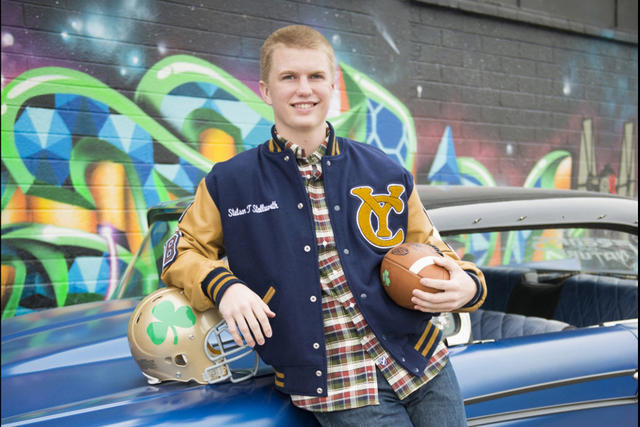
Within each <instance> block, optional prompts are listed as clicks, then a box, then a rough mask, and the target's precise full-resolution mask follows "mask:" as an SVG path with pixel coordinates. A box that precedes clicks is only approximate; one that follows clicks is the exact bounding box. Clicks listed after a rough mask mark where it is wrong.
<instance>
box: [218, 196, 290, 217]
mask: <svg viewBox="0 0 640 427" xmlns="http://www.w3.org/2000/svg"><path fill="white" fill-rule="evenodd" d="M273 209H278V204H277V203H276V202H275V200H274V201H273V202H271V204H269V205H264V204H260V205H252V204H249V205H247V206H246V207H244V208H232V209H229V211H228V212H229V217H230V218H231V217H234V216H242V215H247V214H250V213H263V212H268V211H270V210H273Z"/></svg>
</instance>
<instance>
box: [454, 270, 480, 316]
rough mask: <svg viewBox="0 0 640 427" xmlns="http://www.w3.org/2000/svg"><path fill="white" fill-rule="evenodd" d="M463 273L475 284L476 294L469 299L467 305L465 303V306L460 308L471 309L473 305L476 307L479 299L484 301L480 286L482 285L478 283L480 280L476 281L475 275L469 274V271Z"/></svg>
mask: <svg viewBox="0 0 640 427" xmlns="http://www.w3.org/2000/svg"><path fill="white" fill-rule="evenodd" d="M465 273H467V274H468V275H469V277H471V278H472V279H473V281H474V282H475V283H476V294H475V296H474V297H473V298H471V301H469V302H468V303H466V304H465V305H463V306H462V307H460V308H469V307H473V306H474V305H476V304H477V303H478V301H480V300H481V299H484V295H483V294H484V287H483V286H482V283H480V279H478V276H476V275H475V273H473V272H471V271H467V270H465Z"/></svg>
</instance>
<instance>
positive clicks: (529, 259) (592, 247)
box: [443, 228, 638, 276]
mask: <svg viewBox="0 0 640 427" xmlns="http://www.w3.org/2000/svg"><path fill="white" fill-rule="evenodd" d="M443 239H444V241H445V242H446V243H448V244H449V246H451V247H452V248H453V249H454V250H455V251H456V253H457V254H458V256H460V257H461V258H462V259H465V260H468V261H471V262H474V263H475V264H476V265H478V266H479V267H493V266H519V267H527V268H532V269H535V270H538V271H540V270H554V271H581V272H588V273H592V274H599V273H602V274H620V275H635V276H637V274H638V236H635V235H632V234H628V233H624V232H620V231H612V230H596V229H585V228H564V229H542V230H519V231H505V232H487V233H475V234H460V235H452V236H445V237H443Z"/></svg>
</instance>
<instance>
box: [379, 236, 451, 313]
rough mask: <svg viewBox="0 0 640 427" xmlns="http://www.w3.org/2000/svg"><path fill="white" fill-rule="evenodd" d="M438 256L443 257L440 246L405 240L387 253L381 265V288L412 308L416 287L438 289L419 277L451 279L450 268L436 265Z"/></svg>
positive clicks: (405, 306)
mask: <svg viewBox="0 0 640 427" xmlns="http://www.w3.org/2000/svg"><path fill="white" fill-rule="evenodd" d="M435 257H444V255H443V254H442V252H441V251H440V249H438V248H437V247H435V246H433V245H429V244H424V243H402V244H401V245H398V246H396V247H395V248H393V249H391V250H390V251H389V252H387V254H386V255H385V257H384V259H383V260H382V264H381V266H380V279H381V281H382V287H383V288H384V290H385V291H386V292H387V294H388V295H389V296H390V297H391V299H392V300H393V301H395V303H396V304H398V305H400V306H402V307H404V308H408V309H412V310H413V307H414V306H415V304H414V303H412V302H411V298H412V296H413V295H412V292H413V290H414V289H420V290H422V291H426V292H431V293H436V292H440V291H438V290H437V289H433V288H429V287H427V286H423V285H421V284H420V279H422V278H427V279H443V280H448V279H449V271H448V270H447V269H446V268H444V267H440V266H439V265H436V264H434V262H433V259H434V258H435Z"/></svg>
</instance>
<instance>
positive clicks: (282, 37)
mask: <svg viewBox="0 0 640 427" xmlns="http://www.w3.org/2000/svg"><path fill="white" fill-rule="evenodd" d="M279 45H282V46H285V47H291V48H296V49H318V50H320V51H322V52H324V53H325V54H326V55H327V59H329V68H330V70H331V79H332V80H333V79H334V78H335V68H336V58H335V53H334V52H333V47H332V46H331V44H330V43H329V41H328V40H327V39H326V38H325V37H324V36H323V35H322V34H320V32H318V31H316V30H314V29H313V28H310V27H307V26H305V25H290V26H288V27H284V28H280V29H279V30H276V31H274V32H273V33H272V34H271V35H270V36H269V37H268V38H267V40H265V42H264V44H263V45H262V51H261V52H260V79H261V80H263V81H264V82H265V83H269V73H270V72H271V62H272V59H273V52H274V51H275V50H276V48H277V47H278V46H279Z"/></svg>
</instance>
